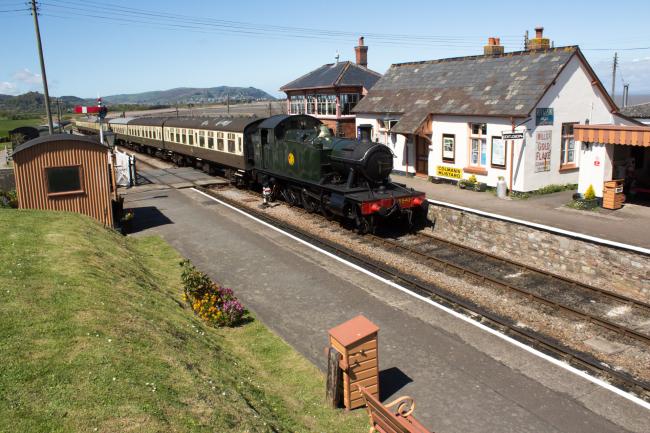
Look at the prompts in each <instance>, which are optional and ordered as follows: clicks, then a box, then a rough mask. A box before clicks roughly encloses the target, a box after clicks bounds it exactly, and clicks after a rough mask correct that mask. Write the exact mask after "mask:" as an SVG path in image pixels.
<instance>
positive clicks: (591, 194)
mask: <svg viewBox="0 0 650 433" xmlns="http://www.w3.org/2000/svg"><path fill="white" fill-rule="evenodd" d="M595 198H596V191H594V186H593V185H589V188H587V190H586V191H585V200H593V199H595Z"/></svg>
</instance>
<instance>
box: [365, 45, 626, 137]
mask: <svg viewBox="0 0 650 433" xmlns="http://www.w3.org/2000/svg"><path fill="white" fill-rule="evenodd" d="M576 55H577V56H578V57H579V58H580V59H581V61H582V62H583V63H584V65H585V66H586V68H587V70H588V71H589V73H590V74H592V75H593V78H594V79H595V80H596V81H597V84H599V85H600V86H601V88H602V85H601V84H600V81H599V80H598V79H597V77H596V76H595V74H593V71H592V70H591V68H590V67H589V65H588V64H587V62H586V60H585V59H584V57H583V56H582V54H581V53H580V49H579V48H578V47H576V46H569V47H561V48H553V49H549V50H532V51H519V52H512V53H506V54H502V55H490V56H471V57H457V58H450V59H440V60H431V61H424V62H411V63H398V64H394V65H392V66H391V67H390V68H389V70H388V72H387V73H386V74H385V75H384V76H383V77H382V78H381V79H380V80H379V81H378V82H377V84H375V85H374V87H373V88H372V89H371V90H370V92H369V93H368V95H366V97H365V98H363V99H362V100H361V101H359V103H358V104H357V105H356V107H355V108H354V110H353V111H354V112H356V113H395V114H404V115H405V116H404V117H405V119H404V120H405V122H406V124H405V125H400V123H402V122H401V121H400V122H398V123H397V125H395V128H396V129H395V131H396V132H403V133H412V132H414V129H413V128H414V125H415V123H417V122H416V119H418V118H420V119H422V118H424V117H426V116H427V115H428V114H448V115H475V116H500V117H527V116H528V115H529V114H530V112H531V111H532V110H533V109H534V108H535V106H536V105H537V103H538V102H539V100H540V99H541V98H542V97H543V96H544V94H545V93H546V92H547V90H548V88H549V87H550V86H551V85H552V84H553V83H554V81H555V80H556V78H557V76H558V75H559V74H560V72H562V70H563V69H564V68H565V66H566V65H567V64H568V63H569V61H570V60H571V59H572V58H573V57H574V56H576ZM602 90H603V93H604V95H605V97H606V98H608V100H609V103H610V106H611V107H612V109H613V110H616V105H615V104H614V102H613V101H612V100H611V98H609V95H608V94H607V92H606V91H604V89H602ZM418 126H419V125H415V128H417V127H418Z"/></svg>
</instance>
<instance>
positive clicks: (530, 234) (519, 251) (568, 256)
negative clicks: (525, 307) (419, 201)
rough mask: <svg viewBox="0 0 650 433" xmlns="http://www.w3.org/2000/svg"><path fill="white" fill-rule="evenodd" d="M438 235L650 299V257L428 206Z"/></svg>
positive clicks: (498, 220)
mask: <svg viewBox="0 0 650 433" xmlns="http://www.w3.org/2000/svg"><path fill="white" fill-rule="evenodd" d="M429 220H430V221H432V223H433V229H432V230H433V234H434V235H436V236H438V237H441V238H443V239H447V240H450V241H455V242H458V243H462V244H465V245H468V246H471V247H474V248H476V249H479V250H481V251H486V252H490V253H492V254H495V255H497V256H500V257H504V258H508V259H511V260H513V261H516V262H520V263H525V264H528V265H531V266H535V267H537V268H540V269H543V270H546V271H548V272H552V273H555V274H558V275H561V276H564V277H568V278H572V279H574V280H578V281H581V282H584V283H587V284H590V285H592V286H597V287H600V288H602V289H606V290H611V291H614V292H616V293H619V294H622V295H625V296H628V297H632V298H635V299H640V300H643V301H646V302H648V301H650V256H648V255H644V254H642V253H637V252H634V251H629V250H624V249H619V248H616V247H613V246H608V245H604V244H598V243H594V242H589V241H586V240H581V239H578V238H572V237H569V236H565V235H561V234H557V233H553V232H550V231H544V230H540V229H536V228H533V227H528V226H526V225H522V224H517V223H512V222H508V221H503V220H500V219H496V218H490V217H487V216H482V215H477V214H474V213H470V212H467V211H463V210H458V209H453V208H448V207H443V206H439V205H434V204H430V205H429Z"/></svg>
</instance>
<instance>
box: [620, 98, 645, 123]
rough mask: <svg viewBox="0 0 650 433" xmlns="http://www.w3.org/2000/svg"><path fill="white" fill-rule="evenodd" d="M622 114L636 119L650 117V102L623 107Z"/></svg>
mask: <svg viewBox="0 0 650 433" xmlns="http://www.w3.org/2000/svg"><path fill="white" fill-rule="evenodd" d="M621 114H622V115H624V116H628V117H632V118H635V119H650V102H646V103H644V104H637V105H630V106H628V107H624V108H621Z"/></svg>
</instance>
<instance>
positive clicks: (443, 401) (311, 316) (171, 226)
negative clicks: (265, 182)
mask: <svg viewBox="0 0 650 433" xmlns="http://www.w3.org/2000/svg"><path fill="white" fill-rule="evenodd" d="M143 174H144V175H145V176H146V175H147V173H146V172H144V173H143ZM125 206H127V207H131V208H135V215H136V218H135V227H134V229H135V230H136V231H137V233H136V235H147V234H159V235H161V236H163V237H164V238H165V239H166V240H167V241H168V242H170V243H171V244H172V245H173V246H174V247H175V248H177V249H178V250H179V251H180V252H181V254H183V255H184V256H186V257H188V258H190V259H191V260H192V261H193V262H194V263H195V264H196V265H197V266H198V267H199V268H200V269H202V270H204V271H206V272H207V273H209V274H210V275H211V277H212V278H214V279H215V280H217V281H220V282H222V283H223V284H225V285H227V286H230V287H232V288H233V289H235V291H236V293H237V295H238V296H239V297H240V298H241V299H242V301H243V302H244V303H245V305H246V306H247V308H249V309H250V310H251V311H253V312H254V313H255V315H256V316H257V317H258V319H259V320H261V321H262V322H264V323H265V324H266V325H267V326H269V327H270V328H271V329H272V330H273V331H274V332H276V333H277V334H279V335H280V336H281V337H282V338H284V339H285V340H286V341H287V342H288V343H289V344H291V345H292V346H293V347H294V348H296V349H297V350H298V351H299V352H300V353H302V354H303V355H304V356H305V357H307V358H308V359H309V360H310V361H312V362H313V363H315V364H316V365H317V366H318V367H319V368H321V369H323V370H324V369H325V359H324V356H323V348H324V347H325V346H326V345H327V330H328V329H329V328H331V327H333V326H335V325H337V324H339V323H341V322H343V321H345V320H348V319H350V318H352V317H354V316H355V315H357V314H360V313H361V314H364V315H366V316H367V317H368V318H369V319H370V320H372V321H374V322H375V323H377V324H378V325H379V327H380V328H381V330H380V337H379V363H380V370H381V374H380V383H381V394H382V395H381V397H382V399H384V400H385V399H389V398H392V397H396V396H399V395H404V394H408V395H411V396H413V397H414V398H415V400H416V402H417V410H416V416H417V417H418V419H420V420H421V421H422V422H423V423H424V424H425V425H426V426H428V427H429V428H430V429H432V430H434V431H436V432H438V433H445V432H458V433H460V432H463V433H472V432H476V433H479V432H480V433H486V432H499V433H506V432H513V433H514V432H517V433H523V432H585V433H587V432H589V433H592V432H625V431H634V432H648V431H650V411H647V410H645V409H643V408H641V407H640V406H637V405H635V404H634V403H632V402H630V401H628V400H626V399H623V398H622V397H620V396H617V395H616V394H613V393H612V392H610V391H607V390H605V389H603V388H600V387H598V386H596V385H594V384H592V383H590V382H588V381H586V380H584V379H582V378H580V377H578V376H576V375H574V374H572V373H570V372H568V371H566V370H564V369H561V368H559V367H556V366H553V365H552V364H550V363H548V362H547V361H544V360H542V359H540V358H538V357H536V356H534V355H531V354H529V353H528V352H526V351H523V350H521V349H519V348H517V347H515V346H513V345H511V344H509V343H507V342H505V341H503V340H501V339H499V338H497V337H495V336H493V335H490V334H488V333H486V332H485V331H482V330H480V329H478V328H476V327H475V326H472V325H470V324H468V323H466V322H464V321H461V320H459V319H457V318H455V317H453V316H450V315H449V314H447V313H445V312H443V311H441V310H439V309H437V308H435V307H433V306H431V305H428V304H425V303H423V302H421V301H418V300H416V299H414V298H412V297H410V296H408V295H406V294H403V293H401V292H398V291H397V290H395V289H394V288H391V287H389V286H387V285H386V284H384V283H381V282H379V281H377V280H375V279H372V278H370V277H368V276H366V275H365V274H362V273H360V272H357V271H354V270H352V269H350V268H349V267H347V266H345V265H343V264H341V263H339V262H337V261H335V260H333V259H330V258H328V257H327V256H325V255H323V254H321V253H318V252H316V251H314V250H312V249H310V248H308V247H306V246H304V245H301V244H299V243H297V242H295V241H293V240H291V239H290V238H288V237H286V236H283V235H281V234H279V233H277V232H275V231H272V230H270V229H268V228H265V227H264V226H262V225H260V224H258V223H256V222H254V221H252V220H249V219H246V218H244V217H242V216H241V215H239V214H237V213H235V212H233V211H232V210H229V209H228V208H226V207H224V206H222V205H220V204H218V203H216V202H214V201H212V200H210V199H208V198H207V197H205V196H203V195H201V194H199V193H198V192H196V191H194V190H192V189H174V188H165V187H164V186H162V185H155V184H154V185H149V186H146V185H145V186H140V187H136V188H133V189H131V190H129V191H128V193H127V196H126V203H125ZM323 392H324V390H323Z"/></svg>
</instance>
